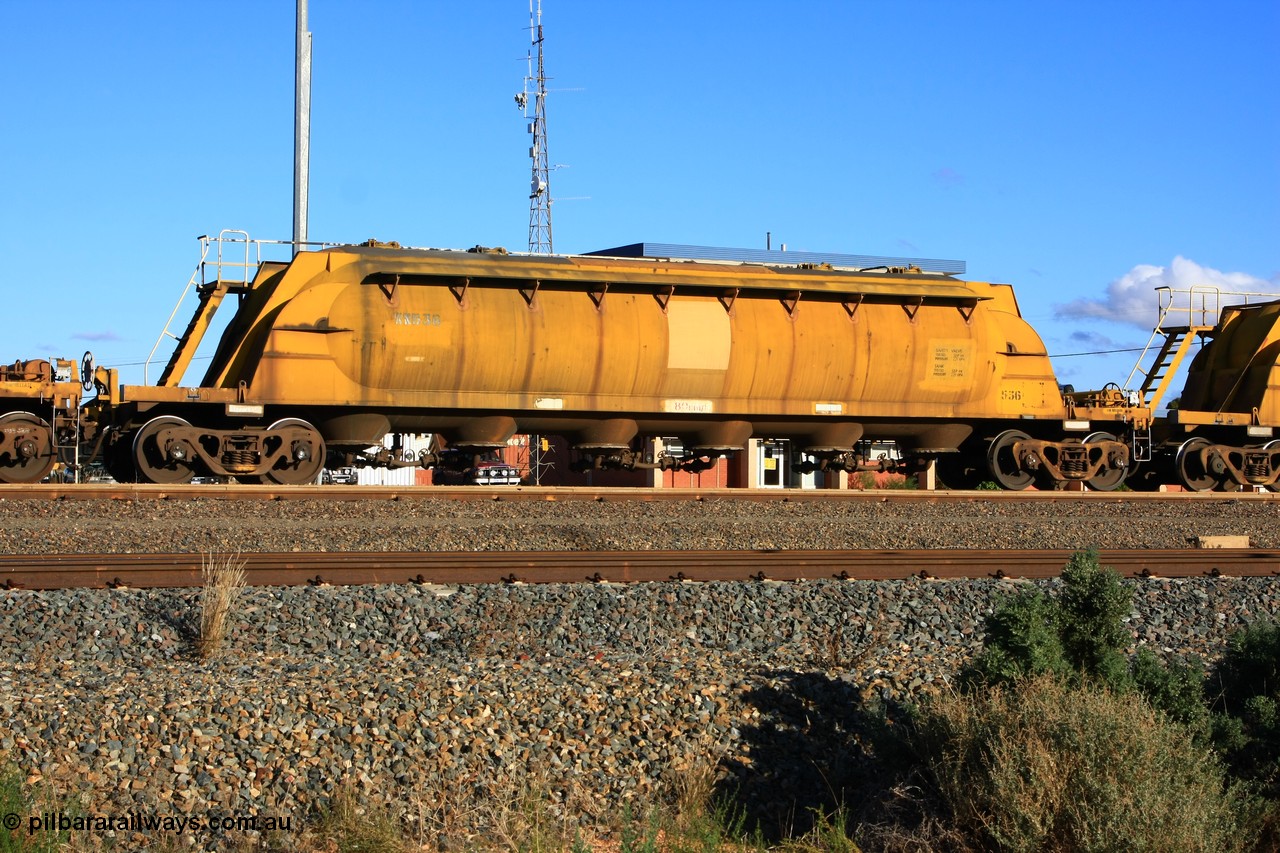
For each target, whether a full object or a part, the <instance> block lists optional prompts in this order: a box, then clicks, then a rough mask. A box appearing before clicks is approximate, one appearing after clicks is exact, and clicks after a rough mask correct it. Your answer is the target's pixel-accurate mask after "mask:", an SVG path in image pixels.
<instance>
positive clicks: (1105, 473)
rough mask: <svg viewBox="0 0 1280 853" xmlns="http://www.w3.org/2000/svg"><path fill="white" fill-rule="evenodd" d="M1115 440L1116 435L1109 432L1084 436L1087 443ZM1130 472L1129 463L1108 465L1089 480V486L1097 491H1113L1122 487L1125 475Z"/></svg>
mask: <svg viewBox="0 0 1280 853" xmlns="http://www.w3.org/2000/svg"><path fill="white" fill-rule="evenodd" d="M1115 440H1116V437H1115V436H1114V435H1112V434H1111V433H1109V432H1094V433H1090V434H1089V435H1086V436H1085V437H1084V443H1085V444H1098V443H1099V442H1103V441H1115ZM1128 473H1129V467H1128V466H1127V465H1126V466H1124V467H1121V468H1112V467H1110V466H1107V467H1105V468H1103V469H1102V470H1101V471H1099V472H1098V474H1097V475H1096V476H1094V477H1092V478H1090V479H1089V480H1088V481H1087V482H1088V485H1089V488H1091V489H1093V490H1094V491H1096V492H1112V491H1115V490H1116V489H1118V488H1120V485H1121V484H1122V483H1123V482H1124V478H1125V475H1126V474H1128Z"/></svg>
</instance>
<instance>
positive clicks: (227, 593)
mask: <svg viewBox="0 0 1280 853" xmlns="http://www.w3.org/2000/svg"><path fill="white" fill-rule="evenodd" d="M200 575H201V577H202V578H203V580H204V587H203V588H202V589H201V591H200V637H199V639H198V641H197V647H198V649H199V652H200V657H201V658H203V659H204V660H211V659H213V658H215V657H217V656H218V655H219V654H221V653H222V648H223V643H225V642H226V639H227V623H228V619H229V617H230V615H231V610H232V608H233V607H235V604H236V599H237V598H239V596H240V591H241V590H242V589H244V560H242V559H241V558H240V555H239V554H238V553H237V554H234V555H232V556H228V557H214V556H213V555H212V554H208V555H206V556H205V557H204V558H203V559H202V560H201V564H200Z"/></svg>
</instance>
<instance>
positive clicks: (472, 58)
mask: <svg viewBox="0 0 1280 853" xmlns="http://www.w3.org/2000/svg"><path fill="white" fill-rule="evenodd" d="M0 12H3V15H4V20H5V27H4V31H3V33H0V83H2V84H3V87H4V91H5V96H6V98H5V99H6V110H5V118H4V121H3V125H0V127H2V128H3V132H0V170H3V173H2V174H3V180H2V182H0V250H2V251H3V258H4V262H3V264H0V296H2V297H3V308H0V361H12V360H14V359H17V358H29V357H44V356H50V355H67V356H73V357H79V355H80V354H81V353H82V352H83V351H84V350H85V349H92V350H93V351H94V352H95V354H96V355H97V357H98V360H99V362H101V363H105V364H111V365H123V366H125V367H124V370H125V378H126V381H133V382H137V381H141V378H142V374H141V369H140V367H139V366H138V365H139V364H140V362H141V361H142V360H143V359H144V358H145V357H146V355H147V354H148V352H149V351H150V350H151V347H152V344H153V343H154V342H155V340H156V337H157V335H158V334H159V331H160V329H161V327H162V326H163V324H164V322H165V320H166V318H167V317H168V315H169V312H170V310H171V309H172V307H173V304H174V302H175V301H176V299H177V296H178V294H179V292H180V290H181V288H182V286H183V284H185V282H186V281H187V279H188V277H189V276H190V275H191V271H192V269H193V268H194V266H195V263H196V261H197V257H198V256H197V250H198V244H197V242H196V240H195V239H194V238H195V237H197V236H198V235H200V234H206V233H215V232H217V231H218V230H220V229H223V228H238V229H244V230H246V231H248V232H249V234H250V235H251V236H253V237H255V238H274V239H281V240H288V239H289V238H290V236H291V232H292V156H293V63H294V56H293V38H294V4H293V2H291V0H271V2H234V0H223V2H218V3H207V2H183V3H172V2H159V0H155V2H113V3H100V2H88V0H85V2H57V0H51V2H42V3H30V2H18V1H17V0H0ZM528 18H529V10H528V4H527V0H503V2H497V0H479V2H469V3H442V2H427V0H419V2H391V0H386V2H378V0H369V2H361V3H354V2H337V0H311V3H310V27H311V30H312V33H313V36H314V60H313V61H314V69H313V83H312V142H311V145H312V159H311V195H310V204H311V217H310V236H311V238H312V239H316V240H328V241H335V242H336V241H358V240H364V239H367V238H369V237H376V238H378V239H380V240H399V241H401V242H402V243H405V244H410V245H418V246H437V247H468V246H472V245H475V244H477V243H482V244H485V245H502V246H506V247H507V248H509V249H523V248H524V247H525V246H526V245H527V239H528V204H529V202H528V186H529V160H528V144H529V136H528V134H527V132H526V130H525V122H524V120H523V119H522V118H521V113H520V111H519V110H518V108H517V107H516V105H515V102H514V99H513V96H514V94H515V93H516V92H517V91H519V90H520V89H521V88H522V85H523V77H524V73H525V70H526V65H525V62H524V56H525V55H526V52H527V49H528V41H529V33H528V29H527V27H528ZM543 24H544V26H545V29H546V53H547V60H546V62H547V72H548V74H549V76H551V77H552V78H553V79H552V81H551V83H550V85H551V88H552V93H551V95H550V98H549V101H548V128H549V138H550V145H549V150H550V157H551V162H552V163H554V164H562V166H563V167H562V168H559V169H557V170H556V171H554V173H553V174H552V178H551V190H552V194H553V196H554V197H557V198H559V199H560V201H558V202H557V203H556V204H555V206H554V208H553V210H554V220H553V221H554V236H555V248H556V250H557V251H558V252H576V251H590V250H593V249H600V248H606V247H610V246H615V245H620V244H624V243H629V242H636V241H642V240H647V241H656V242H671V243H690V244H701V245H714V246H738V247H748V248H763V247H764V242H765V234H766V232H771V233H772V235H773V236H772V239H773V242H774V246H775V248H776V246H777V244H779V243H786V244H787V247H788V248H789V249H794V250H810V251H838V252H847V253H853V254H868V255H903V256H917V257H933V258H947V259H961V260H964V261H966V262H967V264H968V273H967V276H966V277H967V278H970V279H976V280H988V281H1002V282H1009V283H1012V284H1013V285H1014V286H1015V289H1016V292H1017V294H1018V298H1019V302H1020V304H1021V306H1022V310H1023V313H1024V315H1025V316H1026V317H1027V318H1028V319H1029V320H1030V321H1031V323H1032V324H1033V325H1034V326H1035V327H1036V328H1037V330H1038V331H1039V332H1040V333H1041V335H1042V336H1043V337H1044V338H1045V341H1046V344H1047V346H1048V348H1049V351H1050V352H1051V353H1052V354H1054V355H1055V356H1058V358H1056V359H1055V367H1056V369H1057V372H1058V374H1059V379H1060V380H1061V381H1064V382H1072V383H1074V384H1075V385H1076V386H1077V387H1086V386H1096V385H1099V384H1101V383H1103V382H1106V381H1117V382H1123V381H1124V379H1125V378H1126V377H1127V375H1128V372H1129V369H1130V367H1132V365H1133V361H1134V358H1135V355H1134V354H1130V353H1125V354H1120V355H1112V356H1089V357H1080V356H1075V357H1071V356H1070V354H1072V353H1081V352H1093V351H1099V350H1111V349H1123V348H1127V347H1132V346H1141V345H1142V344H1143V343H1145V341H1146V339H1147V337H1148V332H1149V329H1150V323H1151V320H1152V319H1153V318H1154V312H1155V297H1154V294H1153V292H1152V290H1151V288H1152V287H1154V286H1155V285H1157V284H1169V283H1172V284H1178V285H1185V284H1189V283H1210V284H1213V283H1221V284H1222V285H1223V286H1230V287H1232V288H1234V289H1249V290H1253V289H1261V290H1268V291H1270V290H1280V240H1278V239H1277V237H1278V236H1280V85H1277V82H1278V81H1280V57H1278V51H1277V50H1276V45H1277V44H1278V43H1280V3H1276V2H1275V0H1256V2H1241V0H1223V2H1217V3H1214V4H1208V3H1191V2H1178V0H1162V1H1161V2H1141V0H1137V1H1136V2H1120V3H1116V2H1106V3H1103V2H1087V1H1086V2H1069V3H1068V2H1036V3H1028V2H1012V0H1010V2H982V1H981V0H976V2H940V0H939V2H925V1H924V0H916V2H909V1H906V2H802V3H794V4H782V3H763V2H752V0H743V2H733V3H730V2H701V3H697V2H695V3H690V2H666V0H650V2H646V3H625V4H624V3H602V2H587V0H545V2H544V6H543ZM185 319H186V318H185V316H184V317H182V318H181V322H182V324H183V325H185ZM165 355H167V353H165ZM154 378H155V372H153V373H152V379H154ZM189 378H190V377H189Z"/></svg>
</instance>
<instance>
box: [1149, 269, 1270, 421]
mask: <svg viewBox="0 0 1280 853" xmlns="http://www.w3.org/2000/svg"><path fill="white" fill-rule="evenodd" d="M1156 296H1157V299H1158V300H1159V304H1160V314H1159V318H1158V319H1157V320H1156V325H1155V328H1154V329H1153V330H1152V332H1151V337H1150V339H1148V340H1147V345H1146V346H1145V347H1143V349H1142V355H1140V356H1138V362H1137V364H1135V365H1134V366H1133V370H1132V371H1130V373H1129V378H1128V379H1127V380H1125V387H1126V388H1131V387H1133V385H1132V383H1133V380H1134V377H1135V376H1137V375H1138V373H1139V372H1140V371H1141V372H1142V373H1143V380H1142V385H1140V386H1139V387H1138V390H1137V392H1135V393H1136V394H1137V395H1139V396H1140V398H1141V402H1142V403H1143V404H1144V405H1146V406H1148V407H1150V408H1151V410H1152V411H1155V409H1156V408H1157V407H1158V406H1159V405H1160V403H1161V402H1162V401H1163V400H1164V398H1165V395H1166V394H1167V393H1168V392H1169V388H1170V386H1171V385H1172V384H1173V378H1174V375H1175V374H1177V372H1178V368H1179V367H1181V366H1182V363H1183V362H1184V361H1185V360H1186V357H1187V353H1189V352H1191V347H1192V345H1193V344H1194V343H1196V342H1198V341H1199V342H1203V341H1205V340H1207V339H1208V338H1211V337H1213V336H1214V334H1215V333H1216V331H1217V327H1218V318H1219V317H1220V316H1221V313H1222V301H1223V297H1226V298H1227V299H1229V300H1230V301H1231V303H1232V304H1245V305H1248V304H1249V302H1250V299H1259V298H1261V299H1274V298H1275V294H1274V293H1270V294H1269V293H1255V292H1247V291H1230V290H1222V289H1220V288H1217V287H1213V286H1211V285H1195V286H1192V287H1190V288H1186V289H1175V288H1172V287H1157V288H1156ZM1160 336H1163V338H1164V340H1163V341H1162V342H1161V343H1160V344H1159V349H1158V350H1157V351H1156V356H1155V359H1154V360H1153V361H1152V362H1151V366H1150V367H1149V368H1147V369H1146V370H1145V371H1142V365H1143V363H1144V362H1146V360H1147V354H1148V353H1149V352H1150V351H1151V350H1152V348H1153V347H1155V345H1156V338H1157V337H1160Z"/></svg>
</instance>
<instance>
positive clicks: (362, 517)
mask: <svg viewBox="0 0 1280 853" xmlns="http://www.w3.org/2000/svg"><path fill="white" fill-rule="evenodd" d="M1277 521H1280V502H1274V503H1273V502H1260V501H1225V502H1213V503H1209V502H1199V501H1197V502H1169V503H1137V502H1131V501H1123V500H1120V501H1114V502H1112V501H1107V502H1095V501H1090V502H1069V503H1048V502H1041V501H1028V502H1016V503H1011V502H1006V501H983V500H974V501H972V502H965V503H926V502H920V501H914V500H913V501H893V500H885V501H871V502H864V501H835V502H831V503H824V502H820V501H804V502H795V503H779V502H770V503H756V502H749V501H730V500H709V501H701V502H700V501H675V502H665V501H662V502H658V501H654V502H648V501H601V502H595V501H523V500H522V501H446V500H434V499H427V500H407V501H336V502H330V501H319V500H298V501H293V500H289V501H226V500H215V499H200V498H198V499H194V500H164V501H153V500H146V501H35V500H0V554H23V553H25V554H40V553H59V552H72V553H74V552H108V553H109V552H130V551H133V552H145V551H148V550H163V551H176V552H190V553H207V552H213V553H227V552H233V551H236V550H240V551H286V552H287V551H344V550H346V551H470V550H480V551H506V550H535V551H536V550H550V551H558V550H585V551H592V550H641V549H650V548H654V549H692V550H697V549H716V548H741V549H755V548H798V549H808V548H870V549H879V548H1073V549H1074V548H1087V547H1091V546H1092V547H1097V548H1181V547H1185V546H1186V545H1187V543H1188V541H1189V540H1191V539H1192V538H1194V537H1196V536H1211V535H1229V534H1247V535H1248V536H1249V537H1250V540H1251V543H1252V545H1253V546H1254V547H1257V548H1278V547H1280V524H1277Z"/></svg>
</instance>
